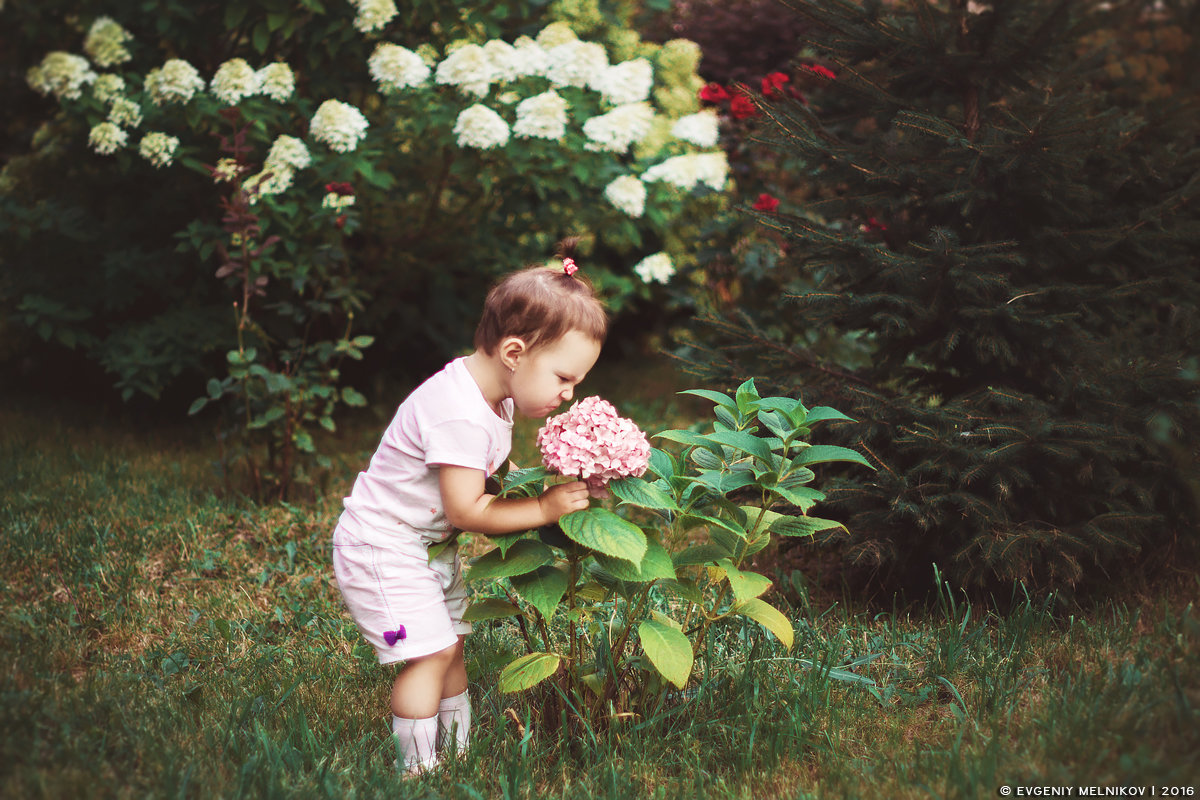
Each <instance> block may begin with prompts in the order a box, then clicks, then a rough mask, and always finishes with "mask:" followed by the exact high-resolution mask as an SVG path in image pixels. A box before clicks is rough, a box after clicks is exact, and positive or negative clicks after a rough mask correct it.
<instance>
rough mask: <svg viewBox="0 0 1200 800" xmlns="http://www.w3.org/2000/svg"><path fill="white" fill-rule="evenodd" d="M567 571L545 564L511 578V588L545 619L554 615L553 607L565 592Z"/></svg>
mask: <svg viewBox="0 0 1200 800" xmlns="http://www.w3.org/2000/svg"><path fill="white" fill-rule="evenodd" d="M567 581H568V578H567V572H566V570H564V569H562V568H561V567H556V566H554V565H552V564H546V565H544V566H541V567H538V568H537V569H536V570H534V571H533V572H528V573H526V574H524V575H520V576H517V577H514V578H512V585H513V588H514V589H516V590H517V592H518V593H519V594H520V595H521V597H523V598H525V602H527V603H529V605H531V606H533V607H534V608H536V609H537V610H538V613H539V614H541V615H542V616H543V617H545V618H546V619H550V617H552V616H554V609H556V608H558V603H559V601H560V600H562V598H563V595H564V594H566V593H567Z"/></svg>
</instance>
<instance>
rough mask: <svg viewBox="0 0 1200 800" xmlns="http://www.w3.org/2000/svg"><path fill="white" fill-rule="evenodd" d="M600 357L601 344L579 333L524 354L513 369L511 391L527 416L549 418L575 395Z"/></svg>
mask: <svg viewBox="0 0 1200 800" xmlns="http://www.w3.org/2000/svg"><path fill="white" fill-rule="evenodd" d="M599 357H600V343H599V342H597V341H596V340H595V339H593V338H591V337H590V336H588V335H587V334H584V333H580V332H579V331H575V330H572V331H567V333H565V334H564V335H563V336H562V337H561V338H559V339H557V340H555V341H553V342H550V343H549V344H544V345H540V346H538V347H537V348H535V349H533V350H529V351H526V352H525V353H524V354H522V355H521V357H520V360H519V361H518V362H517V365H516V367H515V368H514V370H513V373H512V378H511V383H510V390H511V392H512V398H513V402H514V403H515V404H516V407H517V410H518V411H520V412H521V413H522V414H524V415H525V416H527V417H534V418H536V417H545V416H548V415H549V414H550V413H551V412H553V411H554V410H555V409H556V408H558V407H559V406H560V405H562V404H563V403H567V402H570V400H571V398H572V397H574V396H575V387H576V385H578V384H579V382H580V381H582V380H583V379H584V377H586V376H587V374H588V372H589V371H590V370H591V368H592V366H594V365H595V363H596V359H597V358H599Z"/></svg>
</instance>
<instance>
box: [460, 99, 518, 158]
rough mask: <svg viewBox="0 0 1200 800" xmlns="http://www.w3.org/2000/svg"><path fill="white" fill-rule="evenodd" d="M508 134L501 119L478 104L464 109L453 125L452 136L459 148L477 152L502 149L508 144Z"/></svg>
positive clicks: (507, 129) (506, 125)
mask: <svg viewBox="0 0 1200 800" xmlns="http://www.w3.org/2000/svg"><path fill="white" fill-rule="evenodd" d="M510 133H511V132H510V131H509V128H508V123H507V122H505V121H504V118H503V117H501V116H500V115H499V114H497V113H496V112H495V111H492V110H491V109H490V108H488V107H487V106H485V105H481V104H479V103H476V104H475V105H473V106H471V107H470V108H466V109H464V110H463V112H462V113H461V114H459V115H458V119H457V120H456V121H455V123H454V136H455V138H456V140H457V141H458V146H459V147H474V148H477V149H479V150H490V149H491V148H493V147H503V146H504V145H506V144H508V139H509V135H510Z"/></svg>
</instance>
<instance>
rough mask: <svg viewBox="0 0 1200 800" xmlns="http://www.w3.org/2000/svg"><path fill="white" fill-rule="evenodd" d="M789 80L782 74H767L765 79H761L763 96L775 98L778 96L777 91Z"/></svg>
mask: <svg viewBox="0 0 1200 800" xmlns="http://www.w3.org/2000/svg"><path fill="white" fill-rule="evenodd" d="M790 80H791V78H789V77H788V76H787V75H784V74H783V73H782V72H771V73H768V74H767V77H765V78H763V79H762V93H763V96H764V97H775V96H776V95H777V94H779V90H780V89H781V88H783V85H784V84H785V83H787V82H788V81H790Z"/></svg>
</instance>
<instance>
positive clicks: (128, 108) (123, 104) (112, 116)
mask: <svg viewBox="0 0 1200 800" xmlns="http://www.w3.org/2000/svg"><path fill="white" fill-rule="evenodd" d="M108 121H109V122H111V123H113V124H115V125H120V126H121V127H122V128H136V127H137V126H139V125H141V124H142V107H141V106H139V105H138V104H137V103H135V102H133V101H132V100H130V99H129V98H128V97H114V98H113V100H112V106H111V107H110V108H109V109H108Z"/></svg>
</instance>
